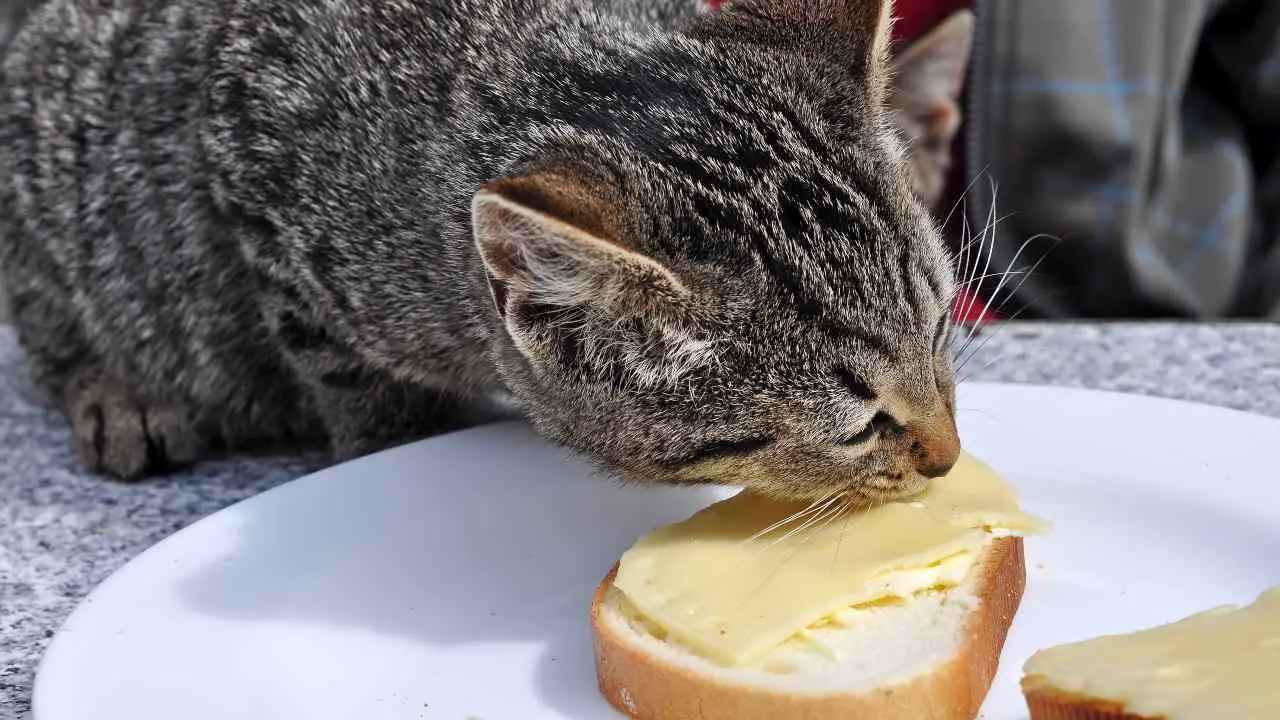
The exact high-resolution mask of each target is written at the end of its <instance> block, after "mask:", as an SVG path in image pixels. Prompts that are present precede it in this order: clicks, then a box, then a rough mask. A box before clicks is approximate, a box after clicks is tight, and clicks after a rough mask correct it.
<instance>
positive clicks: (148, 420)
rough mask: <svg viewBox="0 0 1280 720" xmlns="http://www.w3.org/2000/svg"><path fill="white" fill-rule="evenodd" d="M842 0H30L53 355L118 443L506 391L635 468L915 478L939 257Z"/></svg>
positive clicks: (17, 105)
mask: <svg viewBox="0 0 1280 720" xmlns="http://www.w3.org/2000/svg"><path fill="white" fill-rule="evenodd" d="M862 5H863V3H859V2H857V0H847V1H844V2H837V1H836V0H826V1H824V2H817V3H814V4H812V6H804V5H803V4H801V3H798V2H796V3H792V2H789V1H785V0H775V1H773V2H761V3H751V4H747V3H743V4H741V7H740V8H739V12H736V13H735V12H733V10H732V9H731V10H730V11H729V12H727V13H725V14H724V15H723V16H717V18H716V19H715V20H714V21H711V20H693V19H692V15H693V13H692V12H689V11H684V10H683V9H663V8H653V7H650V6H646V4H645V3H643V2H638V1H637V2H627V1H626V0H598V2H596V3H594V4H593V3H588V2H585V1H584V0H577V2H574V1H572V0H564V1H552V2H548V1H545V0H417V1H416V2H408V1H407V0H345V1H341V0H339V1H327V2H322V1H321V0H225V1H223V2H208V1H207V0H112V1H110V2H101V1H97V0H92V1H91V0H51V2H50V3H49V5H47V6H46V7H44V8H42V9H41V10H39V11H37V12H36V13H35V14H34V15H33V16H32V18H31V20H30V21H29V23H28V26H27V28H26V29H25V30H24V32H23V33H22V34H21V35H20V36H19V37H18V39H17V40H16V41H15V43H14V45H13V47H12V49H11V53H10V56H9V58H8V60H7V62H6V64H5V66H4V67H5V70H4V72H5V77H4V80H3V87H2V88H0V93H3V101H2V103H0V167H2V168H3V170H4V171H5V172H8V173H9V174H10V177H11V180H9V181H8V183H7V184H6V185H5V186H4V187H3V188H2V189H0V217H3V218H5V220H6V221H7V225H6V226H5V227H4V229H3V231H2V232H3V235H0V267H3V270H4V272H6V273H7V276H8V280H9V283H10V291H11V293H12V295H13V301H14V311H15V316H16V319H17V323H18V327H19V329H20V332H21V336H22V339H23V342H24V343H25V345H26V346H27V348H28V350H29V352H30V355H31V358H32V362H33V372H34V374H35V376H36V379H37V381H38V382H39V384H40V385H41V386H42V387H44V388H46V389H47V390H49V391H50V393H51V394H52V395H53V397H54V399H55V400H56V401H59V402H60V403H61V404H62V408H63V409H64V411H65V412H66V413H67V414H68V416H69V418H70V420H71V423H72V425H73V427H74V428H75V432H76V438H77V442H78V443H79V444H80V449H81V451H82V454H83V456H84V458H85V459H86V462H88V463H89V464H90V465H91V466H92V467H94V468H97V469H101V470H104V471H106V472H109V473H111V474H114V475H117V476H122V477H137V476H139V475H142V474H145V473H147V472H153V471H156V470H160V469H163V468H164V467H166V466H174V465H183V464H186V463H189V462H191V461H194V460H196V459H198V458H199V457H201V456H203V455H204V454H205V453H207V452H208V451H209V450H210V449H211V448H213V447H215V446H217V445H221V444H226V445H229V446H232V447H241V446H246V445H255V444H259V443H269V444H274V443H280V442H286V441H287V442H297V441H315V442H321V441H325V440H327V441H328V442H329V443H330V444H331V445H333V446H334V448H335V450H336V451H337V453H338V455H339V456H350V455H355V454H360V453H363V452H367V451H370V450H374V449H378V448H380V447H383V446H385V445H387V444H390V443H396V442H402V441H404V440H408V439H412V438H414V437H420V436H422V435H424V434H427V433H430V432H432V431H436V430H440V429H445V428H450V427H458V426H461V425H465V424H470V423H473V422H476V421H477V420H479V419H482V418H485V417H491V416H493V414H494V413H496V412H499V411H500V408H501V407H502V406H503V403H504V402H508V401H509V402H512V403H514V404H515V405H516V406H518V407H520V408H521V409H522V410H523V411H524V412H525V413H526V414H527V415H528V416H529V417H530V418H531V419H532V420H533V422H534V423H535V424H536V425H537V426H538V427H539V428H540V429H541V430H542V431H543V432H544V433H545V434H547V435H548V436H549V437H551V438H553V439H555V440H557V441H560V442H563V443H566V444H568V445H570V446H571V447H574V448H576V449H578V450H581V451H583V452H585V453H587V454H588V455H590V456H591V457H593V458H594V459H596V460H597V461H599V462H601V463H602V464H604V465H606V466H608V467H610V468H612V469H614V470H617V471H618V472H620V473H622V474H624V475H626V476H629V477H634V478H641V479H661V478H662V477H663V476H668V477H670V478H672V479H678V480H683V481H687V482H698V481H714V480H719V479H721V478H722V477H723V476H724V475H726V474H727V473H729V472H730V471H733V470H735V469H736V471H737V472H738V473H739V474H745V476H749V477H752V478H754V479H755V480H754V482H755V483H756V484H758V485H759V486H761V487H762V488H768V489H771V490H774V491H777V492H782V493H788V494H798V495H813V494H816V493H817V491H818V490H819V489H821V490H823V491H825V490H826V489H829V488H830V487H831V485H832V483H834V482H848V483H850V484H851V486H855V485H856V486H857V487H856V488H853V489H855V490H856V492H857V493H859V494H861V495H876V494H883V493H885V492H891V491H894V490H895V489H897V488H898V487H899V486H905V485H910V483H911V480H910V478H906V479H904V474H907V475H915V473H916V471H917V470H919V472H921V473H925V474H930V473H932V472H936V471H937V467H938V466H941V465H947V466H949V463H948V462H947V461H946V457H945V456H946V455H948V454H953V447H952V446H953V445H954V421H953V418H952V417H951V412H952V411H951V410H950V409H949V408H950V404H949V403H950V401H949V399H948V398H949V393H950V389H949V382H950V375H949V370H947V369H940V367H941V366H940V365H939V361H938V360H937V357H938V346H939V342H940V341H939V337H938V333H937V328H939V327H940V326H941V325H945V319H944V318H945V314H946V312H947V303H948V301H949V299H950V293H951V282H952V278H951V268H950V265H949V263H948V261H947V258H946V256H945V254H944V252H943V250H942V247H941V244H940V242H939V239H938V237H937V235H936V232H935V231H934V229H933V227H932V226H931V224H930V222H929V220H928V218H927V217H926V215H925V213H924V209H923V207H922V206H921V205H920V204H919V203H918V202H917V201H915V200H914V199H913V198H911V197H909V193H910V183H909V181H908V180H907V178H906V176H905V173H904V171H903V168H904V167H905V165H904V163H903V161H902V158H901V157H900V155H901V148H900V147H899V145H898V142H897V141H896V140H895V139H894V138H893V136H892V135H891V133H889V132H888V131H887V122H886V120H885V117H884V116H885V115H886V113H885V112H884V111H883V109H882V99H881V96H882V95H883V93H884V87H883V79H882V78H881V77H880V74H881V73H882V72H883V70H884V68H883V67H882V63H881V60H880V53H881V52H882V48H879V47H878V45H879V44H880V43H882V40H883V35H882V34H881V35H876V28H877V26H882V24H883V17H882V16H881V14H880V13H879V11H878V8H875V7H860V6H862ZM872 5H874V4H872ZM601 8H604V9H607V10H608V11H607V12H602V11H600V9H601ZM761 8H763V9H765V10H767V11H768V12H766V13H764V14H763V15H762V14H760V10H761ZM833 13H844V14H843V15H837V14H833ZM766 16H770V17H766ZM691 23H692V27H691V28H690V29H689V30H688V31H687V32H683V31H675V30H678V29H680V28H683V27H684V26H686V25H690V24H691ZM817 28H824V29H823V30H822V32H829V33H831V38H830V39H823V38H820V37H817V36H815V34H814V33H815V31H816V29H817ZM881 29H882V27H881ZM842 53H847V54H848V57H847V58H838V57H837V56H838V55H839V54H842ZM806 62H808V63H810V64H811V66H810V67H804V65H803V64H804V63H806ZM833 396H840V399H833ZM797 418H803V420H798V419H797ZM851 435H852V436H857V437H854V438H853V440H856V441H857V442H858V443H865V442H867V441H868V440H869V439H871V440H874V442H872V443H871V447H870V448H869V449H865V450H863V451H861V452H859V451H850V450H848V449H845V448H844V446H842V445H840V443H839V442H837V441H838V440H839V439H841V438H845V437H846V436H851ZM877 438H879V439H877ZM831 447H836V448H838V449H837V450H832V449H831ZM833 453H836V455H835V456H834V457H835V460H834V461H835V462H837V463H843V464H844V465H846V466H848V467H840V468H837V469H835V470H832V469H830V468H828V467H826V466H829V465H831V464H832V462H833ZM844 453H847V454H848V455H849V457H845V455H844ZM744 463H745V464H747V465H749V466H750V467H745V468H744V467H740V466H742V465H743V464H744ZM864 466H865V467H864ZM873 466H874V467H873ZM908 467H909V469H908ZM802 473H803V474H806V475H807V476H810V477H803V478H802V477H799V474H802ZM837 474H838V476H839V477H840V478H847V480H837V479H836V475H837ZM904 484H905V485H904Z"/></svg>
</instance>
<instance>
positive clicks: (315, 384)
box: [271, 310, 481, 460]
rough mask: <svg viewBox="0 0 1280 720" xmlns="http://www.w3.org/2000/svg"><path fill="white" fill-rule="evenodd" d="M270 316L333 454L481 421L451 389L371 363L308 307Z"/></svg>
mask: <svg viewBox="0 0 1280 720" xmlns="http://www.w3.org/2000/svg"><path fill="white" fill-rule="evenodd" d="M274 315H275V317H274V320H275V322H273V323H271V324H272V325H273V326H274V328H275V336H276V338H277V340H278V341H279V343H280V348H281V352H282V354H283V355H284V356H285V358H286V359H287V360H288V363H289V365H290V366H291V367H292V368H293V370H294V371H295V372H296V373H297V375H298V378H299V380H300V381H301V384H302V385H303V387H305V388H306V389H307V390H308V391H309V392H310V394H311V398H312V403H313V405H314V407H315V409H316V411H317V413H318V415H319V417H320V420H321V422H322V423H323V424H324V428H325V430H326V432H327V434H328V438H329V444H330V447H331V449H332V451H333V454H334V457H335V459H336V460H347V459H350V458H354V457H359V456H361V455H367V454H370V453H373V452H377V451H379V450H382V449H385V448H388V447H391V446H394V445H400V444H404V443H406V442H410V441H413V440H418V439H421V438H424V437H428V436H431V435H436V434H439V433H442V432H448V431H450V430H456V429H460V428H463V427H468V426H470V425H473V424H476V423H477V422H480V421H481V420H480V418H479V416H478V415H477V414H476V411H475V409H474V408H473V407H471V406H470V405H468V404H467V403H465V402H464V401H462V400H461V399H459V398H458V397H456V396H454V395H452V394H450V393H448V392H445V391H443V390H441V389H438V388H434V387H430V386H426V385H418V384H413V383H408V382H404V381H402V380H400V379H398V378H395V377H393V376H392V375H391V374H390V373H389V372H386V371H384V370H382V369H380V368H377V367H373V366H370V365H369V364H368V363H367V362H365V361H364V360H363V359H362V358H361V357H360V356H359V355H358V354H357V353H355V352H354V351H352V350H351V349H349V348H347V347H346V346H345V345H343V344H342V343H340V342H339V341H338V340H337V339H335V338H334V337H333V336H332V335H331V334H330V333H329V332H328V331H327V330H325V329H324V327H323V325H322V324H321V323H320V322H318V321H316V320H314V319H312V318H310V317H307V315H306V313H303V312H299V311H296V310H283V311H279V312H277V313H274Z"/></svg>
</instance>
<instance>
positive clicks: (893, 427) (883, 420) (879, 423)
mask: <svg viewBox="0 0 1280 720" xmlns="http://www.w3.org/2000/svg"><path fill="white" fill-rule="evenodd" d="M901 428H902V426H901V425H900V424H898V421H897V420H894V419H893V416H891V415H889V414H888V413H886V412H878V413H876V414H875V417H873V418H871V422H869V423H867V426H866V427H864V428H862V429H861V430H859V431H858V432H856V433H854V434H852V435H847V436H845V437H843V438H840V440H838V441H837V443H838V444H840V445H861V444H862V443H865V442H867V441H868V440H870V439H871V438H873V437H875V436H876V435H878V434H880V433H881V432H885V431H889V432H892V433H894V434H895V435H896V434H897V433H898V432H900V430H901Z"/></svg>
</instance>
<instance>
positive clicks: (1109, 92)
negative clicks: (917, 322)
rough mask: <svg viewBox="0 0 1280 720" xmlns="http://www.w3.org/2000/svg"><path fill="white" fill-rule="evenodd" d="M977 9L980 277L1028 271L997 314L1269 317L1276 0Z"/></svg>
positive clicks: (1272, 298)
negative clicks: (985, 256) (984, 250)
mask: <svg viewBox="0 0 1280 720" xmlns="http://www.w3.org/2000/svg"><path fill="white" fill-rule="evenodd" d="M975 10H976V12H977V15H978V34H977V38H976V45H975V50H974V59H973V73H972V76H971V79H970V86H969V100H968V103H967V112H966V120H967V126H968V128H967V131H966V132H967V138H966V139H967V144H966V146H965V147H964V148H963V149H964V151H965V155H966V156H967V157H966V161H967V162H966V165H967V168H968V174H969V176H970V177H975V176H976V177H977V180H976V182H974V184H973V186H972V189H971V191H970V193H969V195H968V198H969V199H968V201H967V203H966V205H967V214H968V217H967V221H968V224H969V225H970V227H979V228H980V227H982V226H983V225H984V224H985V222H986V219H987V217H988V212H989V211H990V209H991V207H992V205H993V197H992V192H991V186H990V185H989V184H988V176H989V179H990V180H993V181H994V185H995V188H996V193H997V195H996V201H995V203H994V207H995V214H996V215H997V216H999V215H1001V214H1004V213H1008V214H1009V217H1007V218H1006V219H1004V220H1003V221H1002V222H1000V223H999V225H998V226H997V230H996V232H995V236H994V237H995V259H994V260H993V262H992V267H993V268H1004V267H1005V266H1006V265H1008V264H1010V263H1014V265H1015V267H1017V268H1026V267H1029V266H1030V265H1032V264H1034V263H1035V262H1037V261H1039V260H1041V259H1042V258H1043V262H1042V264H1041V265H1040V267H1039V269H1038V270H1037V271H1036V272H1035V273H1034V274H1033V275H1032V276H1030V279H1029V280H1027V282H1026V283H1025V285H1023V286H1022V287H1021V289H1020V290H1019V291H1018V293H1017V295H1016V297H1014V298H1007V297H998V298H997V302H996V307H1000V306H1002V305H1003V304H1004V303H1006V302H1007V303H1008V305H1007V306H1006V307H1007V308H1014V307H1022V306H1025V307H1026V308H1027V312H1028V314H1034V315H1036V316H1045V317H1110V318H1116V317H1150V316H1183V317H1200V318H1207V317H1228V316H1252V317H1259V316H1270V317H1272V318H1275V319H1280V162H1278V160H1280V157H1278V156H1280V153H1278V150H1280V0H1160V1H1157V0H1071V1H1070V2H1065V1H1063V0H978V1H977V2H975ZM966 184H967V183H966ZM1039 233H1046V234H1049V235H1052V236H1055V237H1056V239H1049V238H1043V239H1039V240H1031V241H1030V242H1028V243H1027V244H1026V247H1025V248H1023V245H1024V241H1027V240H1028V239H1029V238H1033V237H1034V236H1036V235H1037V234H1039ZM1020 248H1022V249H1023V252H1022V254H1021V256H1018V257H1017V260H1016V262H1015V261H1014V258H1015V256H1017V254H1018V252H1019V249H1020ZM1010 285H1016V283H1013V282H1011V283H1010ZM1005 314H1008V312H1007V310H1006V313H1005Z"/></svg>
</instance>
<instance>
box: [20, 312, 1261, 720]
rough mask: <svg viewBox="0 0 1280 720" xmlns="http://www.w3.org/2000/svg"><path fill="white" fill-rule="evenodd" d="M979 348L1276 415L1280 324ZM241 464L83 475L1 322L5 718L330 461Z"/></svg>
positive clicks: (1078, 380) (988, 376)
mask: <svg viewBox="0 0 1280 720" xmlns="http://www.w3.org/2000/svg"><path fill="white" fill-rule="evenodd" d="M982 342H985V345H983V346H982V350H981V352H980V353H979V355H978V356H977V357H975V358H974V359H973V360H972V361H971V362H970V363H969V364H968V366H967V368H966V369H965V371H964V373H962V374H971V377H972V379H974V380H998V381H1008V382H1020V383H1048V384H1056V385H1068V386H1075V387H1088V388H1098V389H1110V390H1122V391H1129V392H1136V393H1142V394H1149V395H1159V396H1166V397H1175V398H1181V399H1186V400H1195V401H1201V402H1207V403H1212V404H1217V405H1225V406H1229V407H1233V408H1237V409H1242V410H1251V411H1255V412H1259V413H1264V414H1268V415H1272V416H1277V417H1280V325H1274V324H1272V325H1260V324H1240V325H1190V324H1155V325H1148V324H1143V325H1132V324H1108V325H1094V324H1061V325H1044V324H1026V323H1015V324H1009V325H1006V326H1004V327H1002V328H1001V329H1000V330H999V332H994V333H992V334H991V335H990V337H989V338H985V339H984V340H983V341H982ZM321 462H322V461H321V459H320V458H318V457H314V456H313V457H274V458H258V459H239V460H231V461H224V462H218V463H213V464H209V465H206V466H202V467H200V468H199V469H198V470H195V471H193V472H188V473H183V474H181V475H176V476H173V477H169V478H165V479H163V480H157V481H152V482H146V483H142V484H138V485H133V486H126V485H121V484H116V483H110V482H105V481H103V480H100V479H98V478H95V477H90V476H87V475H85V474H84V473H82V472H81V471H80V470H79V467H78V465H77V463H76V461H75V457H74V455H73V453H72V451H71V445H70V442H69V439H68V432H67V429H66V427H65V426H64V425H63V424H62V422H61V420H60V419H59V418H58V417H57V416H56V415H54V414H53V413H51V412H49V411H48V410H46V409H43V408H42V407H40V405H39V404H38V402H37V399H36V396H35V393H34V392H32V390H31V388H30V386H29V385H28V383H27V380H26V374H25V368H24V363H23V357H22V353H21V351H20V350H19V348H18V346H17V340H16V337H15V335H14V333H13V332H12V331H11V330H10V329H7V328H4V327H0V719H3V720H9V718H25V717H27V716H28V715H29V708H30V701H31V686H32V681H33V679H34V676H35V670H36V667H37V665H38V664H39V661H40V655H41V653H42V652H43V650H44V647H45V645H46V643H47V642H48V640H49V638H50V637H51V636H52V635H53V633H54V632H55V631H56V630H57V628H58V625H59V624H60V623H61V622H62V621H63V619H64V618H65V617H66V616H67V614H68V613H70V612H71V610H72V609H73V608H74V607H75V605H76V604H77V603H78V602H79V601H80V600H81V599H82V598H83V597H84V596H85V595H86V594H87V593H88V592H89V591H90V590H92V589H93V587H94V586H95V585H96V584H97V583H99V582H100V581H102V580H103V579H104V578H106V577H107V575H109V574H110V573H111V572H113V571H114V570H116V569H117V568H119V567H120V566H121V565H123V564H124V563H125V562H126V561H128V560H129V559H130V558H132V557H134V556H135V555H137V554H138V553H140V552H142V551H143V550H145V549H146V548H147V547H149V546H150V545H152V544H153V543H155V542H157V541H158V540H160V539H162V538H164V537H165V536H167V535H169V534H171V533H173V532H174V531H176V530H178V529H180V528H182V527H185V526H187V525H189V524H191V523H192V522H194V521H195V520H197V519H199V518H201V517H203V516H205V515H208V514H210V513H212V512H214V511H216V510H219V509H220V508H223V507H226V506H227V505H230V504H232V503H234V502H237V501H239V500H242V499H244V498H246V497H249V496H251V495H253V494H255V493H258V492H261V491H263V490H266V489H268V488H270V487H273V486H275V485H277V484H279V483H282V482H285V481H288V480H290V479H293V478H296V477H298V476H300V475H303V474H305V473H306V472H308V471H310V470H313V469H315V468H318V467H319V466H320V465H321Z"/></svg>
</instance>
